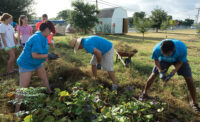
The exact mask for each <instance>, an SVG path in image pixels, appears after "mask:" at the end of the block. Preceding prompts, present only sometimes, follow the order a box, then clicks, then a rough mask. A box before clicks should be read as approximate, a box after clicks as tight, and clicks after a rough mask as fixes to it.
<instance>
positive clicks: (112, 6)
mask: <svg viewBox="0 0 200 122" xmlns="http://www.w3.org/2000/svg"><path fill="white" fill-rule="evenodd" d="M98 3H100V4H103V5H107V6H111V7H119V6H114V5H111V4H107V3H104V2H100V1H99V2H98Z"/></svg>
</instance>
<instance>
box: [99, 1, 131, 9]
mask: <svg viewBox="0 0 200 122" xmlns="http://www.w3.org/2000/svg"><path fill="white" fill-rule="evenodd" d="M99 1H102V2H104V3H107V4H111V5H115V6H118V7H122V8H125V9H127V10H129V11H134V10H133V9H130V8H127V7H123V6H120V5H117V4H114V3H110V2H107V1H104V0H99Z"/></svg>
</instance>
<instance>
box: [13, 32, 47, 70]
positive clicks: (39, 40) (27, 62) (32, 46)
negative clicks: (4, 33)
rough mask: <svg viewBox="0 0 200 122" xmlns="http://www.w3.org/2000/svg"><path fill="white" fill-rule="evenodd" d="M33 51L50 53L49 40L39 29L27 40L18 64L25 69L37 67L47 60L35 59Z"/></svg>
mask: <svg viewBox="0 0 200 122" xmlns="http://www.w3.org/2000/svg"><path fill="white" fill-rule="evenodd" d="M32 53H38V54H48V40H47V38H46V37H44V36H43V35H42V33H41V32H39V31H38V32H36V33H35V34H34V35H32V36H31V37H30V38H29V40H28V41H27V42H26V45H25V47H24V49H23V51H22V53H21V55H20V56H19V58H18V59H17V64H18V65H19V66H20V67H22V68H25V69H35V68H36V67H38V66H40V65H41V64H42V63H43V62H44V61H45V59H34V58H33V57H32Z"/></svg>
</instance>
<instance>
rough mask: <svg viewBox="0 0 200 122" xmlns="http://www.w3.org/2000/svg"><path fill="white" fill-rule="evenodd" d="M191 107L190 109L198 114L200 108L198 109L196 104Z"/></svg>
mask: <svg viewBox="0 0 200 122" xmlns="http://www.w3.org/2000/svg"><path fill="white" fill-rule="evenodd" d="M191 107H192V108H193V109H194V110H195V111H196V112H200V108H199V106H198V104H191Z"/></svg>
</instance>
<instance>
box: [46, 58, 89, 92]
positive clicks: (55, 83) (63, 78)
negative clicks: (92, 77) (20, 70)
mask: <svg viewBox="0 0 200 122" xmlns="http://www.w3.org/2000/svg"><path fill="white" fill-rule="evenodd" d="M45 67H47V73H48V77H49V82H50V84H51V86H52V87H53V88H56V87H58V88H61V89H62V88H63V89H64V83H65V82H67V81H70V82H76V81H78V80H80V79H82V77H88V75H87V74H86V73H84V72H83V71H81V70H80V69H79V68H77V67H75V66H74V65H72V64H71V63H68V62H65V61H64V60H63V59H62V58H58V59H57V60H52V61H48V65H46V66H45Z"/></svg>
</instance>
